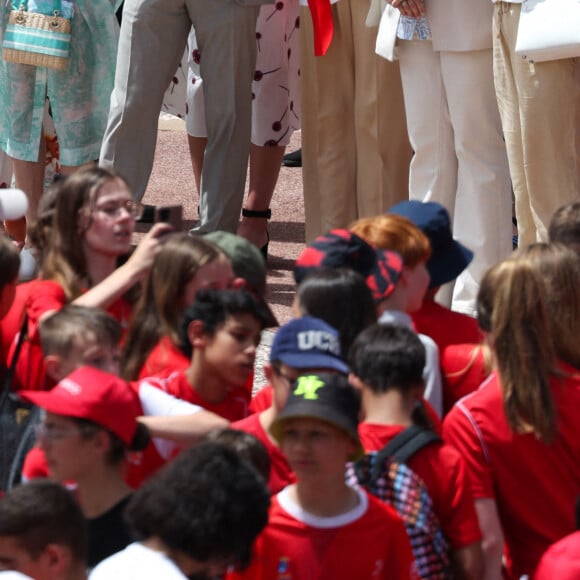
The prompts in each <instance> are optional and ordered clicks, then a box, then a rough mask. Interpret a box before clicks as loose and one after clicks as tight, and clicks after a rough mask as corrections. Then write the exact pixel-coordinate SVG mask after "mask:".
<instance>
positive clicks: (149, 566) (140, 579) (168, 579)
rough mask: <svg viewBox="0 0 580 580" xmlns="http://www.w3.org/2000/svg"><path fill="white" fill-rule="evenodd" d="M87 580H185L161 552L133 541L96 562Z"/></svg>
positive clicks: (185, 577) (181, 573)
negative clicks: (98, 562)
mask: <svg viewBox="0 0 580 580" xmlns="http://www.w3.org/2000/svg"><path fill="white" fill-rule="evenodd" d="M89 580H187V576H185V575H184V574H183V572H181V570H180V569H179V568H178V567H177V566H176V565H175V563H174V562H173V561H172V560H170V559H169V558H168V557H167V556H166V555H165V554H164V553H163V552H157V551H156V550H151V549H150V548H147V547H146V546H144V545H143V544H140V543H138V542H135V543H134V544H129V545H128V546H127V547H126V548H125V549H124V550H121V551H120V552H117V553H116V554H113V555H112V556H109V557H108V558H107V559H106V560H103V561H102V562H101V563H100V564H98V565H97V566H96V567H95V568H94V569H93V571H92V572H91V573H90V575H89Z"/></svg>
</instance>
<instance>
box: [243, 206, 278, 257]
mask: <svg viewBox="0 0 580 580" xmlns="http://www.w3.org/2000/svg"><path fill="white" fill-rule="evenodd" d="M242 217H248V218H266V219H267V220H269V219H270V218H271V217H272V210H271V209H270V208H268V209H263V210H257V209H246V208H245V207H243V208H242ZM269 245H270V232H269V231H268V228H266V243H265V244H264V245H263V246H262V247H261V248H260V252H262V256H264V261H266V262H267V261H268V246H269Z"/></svg>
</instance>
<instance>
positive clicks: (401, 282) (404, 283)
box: [397, 266, 411, 286]
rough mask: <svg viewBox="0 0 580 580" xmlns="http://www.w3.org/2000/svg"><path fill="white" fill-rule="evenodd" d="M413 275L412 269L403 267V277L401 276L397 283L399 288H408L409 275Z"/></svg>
mask: <svg viewBox="0 0 580 580" xmlns="http://www.w3.org/2000/svg"><path fill="white" fill-rule="evenodd" d="M410 274H411V268H408V267H407V266H403V269H402V270H401V275H400V276H399V281H398V282H397V286H399V285H401V286H408V285H409V275H410Z"/></svg>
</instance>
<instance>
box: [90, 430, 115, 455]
mask: <svg viewBox="0 0 580 580" xmlns="http://www.w3.org/2000/svg"><path fill="white" fill-rule="evenodd" d="M92 439H93V441H94V446H95V448H96V449H98V450H99V451H100V452H101V453H102V454H103V455H104V454H105V453H107V452H108V451H109V449H110V447H111V436H110V435H109V433H108V432H107V431H105V430H104V429H99V430H98V431H97V432H96V433H95V435H94V437H93V438H92Z"/></svg>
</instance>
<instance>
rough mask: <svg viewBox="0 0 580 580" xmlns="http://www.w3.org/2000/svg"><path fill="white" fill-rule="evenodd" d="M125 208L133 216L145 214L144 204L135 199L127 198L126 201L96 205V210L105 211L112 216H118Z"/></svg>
mask: <svg viewBox="0 0 580 580" xmlns="http://www.w3.org/2000/svg"><path fill="white" fill-rule="evenodd" d="M123 210H125V211H126V212H127V213H128V214H129V215H130V216H131V217H134V218H138V217H140V216H141V215H142V214H143V204H141V203H139V202H138V201H135V200H134V199H127V200H125V201H121V202H110V203H106V204H104V205H102V206H96V207H95V211H98V212H101V213H104V214H105V215H106V216H108V217H110V218H118V217H119V216H120V215H121V212H122V211H123Z"/></svg>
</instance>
